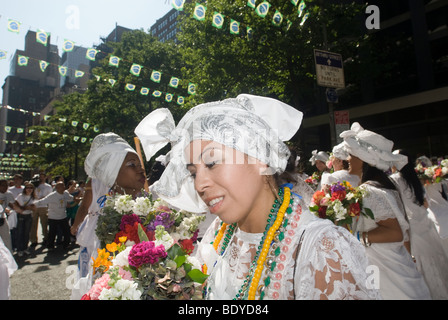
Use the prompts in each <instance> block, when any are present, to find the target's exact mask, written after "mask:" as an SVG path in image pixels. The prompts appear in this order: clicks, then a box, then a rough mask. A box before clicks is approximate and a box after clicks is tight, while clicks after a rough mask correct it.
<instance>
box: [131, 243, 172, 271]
mask: <svg viewBox="0 0 448 320" xmlns="http://www.w3.org/2000/svg"><path fill="white" fill-rule="evenodd" d="M167 255H168V254H167V253H166V251H165V247H164V246H163V245H162V244H161V245H158V246H156V245H155V244H154V242H153V241H143V242H140V243H138V244H136V245H134V246H133V247H132V249H131V251H130V252H129V257H128V260H129V265H130V266H133V267H136V268H139V267H140V266H141V265H144V264H148V263H149V264H154V263H157V262H158V261H159V259H160V258H165V257H166V256H167Z"/></svg>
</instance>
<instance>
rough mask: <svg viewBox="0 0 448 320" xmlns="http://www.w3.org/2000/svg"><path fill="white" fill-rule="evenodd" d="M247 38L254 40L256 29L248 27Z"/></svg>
mask: <svg viewBox="0 0 448 320" xmlns="http://www.w3.org/2000/svg"><path fill="white" fill-rule="evenodd" d="M246 38H247V40H252V39H253V38H254V30H253V29H252V28H251V27H247V29H246Z"/></svg>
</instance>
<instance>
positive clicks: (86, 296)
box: [81, 293, 92, 300]
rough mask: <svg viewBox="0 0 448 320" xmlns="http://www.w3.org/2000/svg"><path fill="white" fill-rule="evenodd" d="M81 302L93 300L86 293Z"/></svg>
mask: <svg viewBox="0 0 448 320" xmlns="http://www.w3.org/2000/svg"><path fill="white" fill-rule="evenodd" d="M81 300H92V299H91V298H90V295H89V294H88V293H86V294H85V295H83V296H82V297H81Z"/></svg>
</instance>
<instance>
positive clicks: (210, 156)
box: [185, 140, 274, 232]
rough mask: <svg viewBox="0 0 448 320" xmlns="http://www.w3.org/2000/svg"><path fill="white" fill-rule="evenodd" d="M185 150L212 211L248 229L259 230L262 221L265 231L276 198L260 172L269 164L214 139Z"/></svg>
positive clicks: (190, 168) (195, 181) (192, 171)
mask: <svg viewBox="0 0 448 320" xmlns="http://www.w3.org/2000/svg"><path fill="white" fill-rule="evenodd" d="M185 152H186V159H187V161H188V162H189V164H188V165H187V169H188V170H189V171H190V173H191V176H192V177H193V179H194V185H195V189H196V191H197V192H198V194H199V196H200V197H201V199H202V200H203V201H204V202H205V204H206V205H207V206H208V208H209V210H210V213H212V214H216V215H217V216H219V217H220V219H221V220H223V221H224V222H226V223H235V222H238V225H239V227H240V228H241V229H242V230H244V231H247V232H259V231H258V224H260V223H261V224H262V226H263V230H264V226H265V225H266V220H265V213H266V211H267V213H266V215H268V214H269V209H270V206H271V205H272V203H273V201H274V195H273V192H272V191H271V189H270V187H269V185H268V184H267V179H266V178H267V176H265V175H262V174H260V172H263V170H265V169H266V167H267V166H266V165H265V164H263V163H261V162H260V161H258V160H256V159H254V158H251V157H249V156H247V155H245V154H244V153H241V152H239V151H236V150H235V149H232V148H228V147H226V146H223V145H222V144H219V143H216V142H211V141H204V140H195V141H193V142H191V143H190V145H189V147H187V148H186V150H185ZM266 205H267V209H266ZM263 230H262V231H263ZM262 231H261V232H262Z"/></svg>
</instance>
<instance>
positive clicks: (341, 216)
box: [333, 200, 347, 221]
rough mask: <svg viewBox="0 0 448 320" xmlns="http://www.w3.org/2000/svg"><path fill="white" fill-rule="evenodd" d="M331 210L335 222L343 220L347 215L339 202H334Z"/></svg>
mask: <svg viewBox="0 0 448 320" xmlns="http://www.w3.org/2000/svg"><path fill="white" fill-rule="evenodd" d="M333 210H334V212H335V213H336V221H339V220H343V219H345V217H346V215H347V209H345V208H344V206H343V205H342V202H341V201H339V200H335V201H334V202H333Z"/></svg>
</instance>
